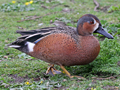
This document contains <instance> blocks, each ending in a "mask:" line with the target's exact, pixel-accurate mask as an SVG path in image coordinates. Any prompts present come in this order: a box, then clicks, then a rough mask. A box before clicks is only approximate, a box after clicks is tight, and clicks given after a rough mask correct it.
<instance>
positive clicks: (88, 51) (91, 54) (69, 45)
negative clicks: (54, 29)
mask: <svg viewBox="0 0 120 90" xmlns="http://www.w3.org/2000/svg"><path fill="white" fill-rule="evenodd" d="M99 50H100V45H99V42H98V40H97V39H96V38H95V37H93V36H79V37H78V40H77V41H76V40H74V39H73V38H71V36H69V35H67V34H52V35H49V36H47V37H46V38H44V39H42V40H41V41H40V42H38V43H37V44H36V45H35V47H34V52H32V53H30V55H31V56H33V57H36V58H39V59H41V60H43V61H46V62H48V63H52V64H58V65H63V66H72V65H84V64H88V63H90V62H92V61H93V60H94V59H95V58H96V57H97V55H98V53H99Z"/></svg>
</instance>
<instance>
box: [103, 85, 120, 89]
mask: <svg viewBox="0 0 120 90" xmlns="http://www.w3.org/2000/svg"><path fill="white" fill-rule="evenodd" d="M103 89H105V90H118V87H115V86H109V85H107V86H103Z"/></svg>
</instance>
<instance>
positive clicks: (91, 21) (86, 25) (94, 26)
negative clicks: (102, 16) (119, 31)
mask: <svg viewBox="0 0 120 90" xmlns="http://www.w3.org/2000/svg"><path fill="white" fill-rule="evenodd" d="M77 32H78V34H79V35H81V36H89V35H93V33H100V34H102V35H104V36H105V37H107V38H109V39H113V36H112V35H111V34H109V33H107V32H106V31H105V30H104V29H103V27H102V25H101V23H100V20H99V19H98V18H97V17H96V16H95V15H92V14H85V15H83V16H82V17H81V18H80V19H79V20H78V23H77Z"/></svg>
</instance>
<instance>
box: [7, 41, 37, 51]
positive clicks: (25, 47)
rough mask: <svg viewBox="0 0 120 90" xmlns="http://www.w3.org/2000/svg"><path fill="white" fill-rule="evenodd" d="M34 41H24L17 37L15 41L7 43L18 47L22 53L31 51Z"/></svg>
mask: <svg viewBox="0 0 120 90" xmlns="http://www.w3.org/2000/svg"><path fill="white" fill-rule="evenodd" d="M34 45H35V44H34V43H32V42H29V41H25V40H22V39H17V40H16V41H14V42H12V43H10V44H8V46H9V47H12V48H15V49H18V50H19V51H22V52H24V53H29V52H32V51H33V48H34Z"/></svg>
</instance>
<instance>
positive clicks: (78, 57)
mask: <svg viewBox="0 0 120 90" xmlns="http://www.w3.org/2000/svg"><path fill="white" fill-rule="evenodd" d="M16 32H17V33H19V34H21V35H22V36H20V37H18V38H17V39H16V40H15V41H14V42H12V43H10V44H8V46H9V47H11V48H15V49H17V50H19V51H21V52H24V53H26V54H28V55H30V56H32V57H35V58H37V59H40V60H43V61H45V62H47V63H50V67H48V69H47V71H46V73H47V74H51V75H55V74H60V73H61V71H59V70H57V69H55V68H54V65H59V66H60V68H61V69H62V70H63V71H64V72H65V73H66V75H67V76H68V77H70V78H73V77H79V76H75V75H71V74H70V73H69V72H68V71H67V70H66V69H65V67H64V66H75V65H86V64H89V63H91V62H92V61H94V60H95V59H96V57H97V56H98V54H99V52H100V44H99V41H98V39H97V38H96V37H95V36H94V35H93V33H99V34H101V35H103V36H105V37H107V38H108V39H113V38H114V37H113V36H112V35H111V34H109V33H108V32H107V31H105V29H104V28H103V27H102V24H101V22H100V20H99V19H98V18H97V16H95V15H92V14H85V15H83V16H81V17H80V18H79V20H78V22H77V27H76V28H74V27H71V26H66V25H58V26H54V27H45V28H41V29H37V30H28V31H23V30H17V31H16ZM81 78H83V77H81Z"/></svg>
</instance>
